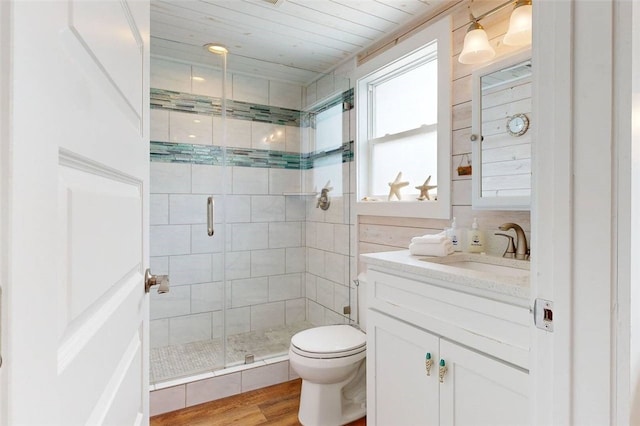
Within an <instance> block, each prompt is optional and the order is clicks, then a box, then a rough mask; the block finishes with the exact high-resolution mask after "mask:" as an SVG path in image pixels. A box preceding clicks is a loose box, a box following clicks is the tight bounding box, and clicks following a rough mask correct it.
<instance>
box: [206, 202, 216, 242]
mask: <svg viewBox="0 0 640 426" xmlns="http://www.w3.org/2000/svg"><path fill="white" fill-rule="evenodd" d="M214 204H215V202H214V201H213V197H209V198H207V235H209V236H210V237H212V236H213V233H214V230H213V205H214Z"/></svg>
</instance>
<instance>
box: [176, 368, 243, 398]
mask: <svg viewBox="0 0 640 426" xmlns="http://www.w3.org/2000/svg"><path fill="white" fill-rule="evenodd" d="M186 386H187V397H186V398H187V407H191V406H193V405H198V404H202V403H204V402H209V401H215V400H217V399H220V398H225V397H227V396H232V395H237V394H239V393H240V392H241V390H242V373H239V372H238V373H232V374H225V375H224V376H216V377H212V378H210V379H205V380H199V381H197V382H191V383H187V385H186Z"/></svg>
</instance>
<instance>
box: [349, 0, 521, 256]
mask: <svg viewBox="0 0 640 426" xmlns="http://www.w3.org/2000/svg"><path fill="white" fill-rule="evenodd" d="M500 4H501V2H500V1H498V0H490V1H483V2H474V3H472V6H473V12H474V14H475V15H476V16H478V15H480V14H482V13H484V12H486V11H488V10H490V9H492V8H494V7H496V6H498V5H500ZM468 6H469V3H468V2H461V3H460V4H459V5H458V6H456V7H454V8H452V9H450V11H449V12H448V13H449V14H450V15H451V18H452V31H453V47H452V49H453V51H452V58H451V62H452V64H453V73H452V74H453V75H452V83H451V84H452V135H451V136H452V158H451V168H452V172H451V175H452V182H451V187H452V216H454V217H456V218H457V223H458V226H459V227H469V226H470V225H471V223H472V221H473V218H474V217H477V218H478V221H479V223H480V225H481V228H484V229H486V230H487V237H488V238H487V240H488V241H487V242H488V250H487V251H488V252H489V253H491V254H497V255H500V254H502V252H503V251H504V248H505V241H504V238H500V237H495V236H494V235H493V232H490V231H491V230H496V228H497V227H498V226H499V225H500V224H502V223H505V222H516V223H518V224H520V225H521V226H522V227H523V229H524V230H525V232H526V233H527V235H528V236H529V235H530V230H531V221H530V213H529V212H528V211H522V212H518V211H487V210H484V211H480V210H472V208H471V176H458V173H457V167H458V166H459V165H460V163H461V162H462V163H463V164H465V165H466V161H467V158H469V159H470V158H471V142H470V140H469V136H470V134H471V86H472V84H471V73H472V72H473V71H474V69H476V68H478V67H481V66H482V64H480V65H475V66H472V65H463V64H461V63H459V62H458V55H459V54H460V51H461V50H462V44H463V41H464V36H465V34H466V31H467V27H468V26H469V9H468ZM512 10H513V9H512V8H511V7H506V8H504V9H502V10H501V11H500V12H498V13H496V14H494V15H491V16H489V17H487V18H485V19H483V20H482V25H483V26H484V27H485V29H486V31H487V34H488V36H489V39H490V42H491V44H492V45H493V46H494V48H495V49H496V59H498V58H500V57H502V56H505V55H508V54H510V53H512V52H514V51H515V50H516V48H513V47H508V46H505V45H503V44H502V37H503V36H504V34H505V33H506V31H507V28H508V24H509V21H508V19H509V16H510V13H511V11H512ZM443 16H444V15H439V16H437V17H436V18H435V20H439V19H441V18H442V17H443ZM427 25H429V21H425V23H424V24H423V25H420V26H417V27H416V28H415V29H414V30H413V31H410V32H408V33H406V34H403V35H402V36H401V38H404V37H409V36H410V35H411V34H412V33H413V32H416V31H419V30H420V29H422V28H424V26H427ZM395 38H398V37H397V36H396V37H395ZM395 38H394V37H391V38H390V39H389V40H386V41H384V40H383V41H382V42H381V43H379V44H378V45H374V46H372V47H371V48H370V49H369V50H368V51H369V52H374V53H372V54H371V55H370V56H366V52H365V53H364V54H363V55H361V56H360V57H359V61H360V62H361V63H362V62H364V61H366V60H368V59H370V58H371V57H373V56H374V54H375V55H377V54H379V53H380V52H382V51H384V50H385V49H386V48H388V47H390V46H392V45H393V44H394V43H395V42H396V41H393V40H395ZM358 223H359V226H358V235H357V241H358V252H359V253H371V252H378V251H388V250H400V249H405V248H407V247H408V245H409V241H410V240H411V238H412V237H414V236H416V235H423V234H425V233H428V232H435V231H438V230H442V229H444V228H446V227H447V226H449V223H450V222H449V221H446V220H433V219H426V218H425V219H422V218H399V217H375V216H359V217H358Z"/></svg>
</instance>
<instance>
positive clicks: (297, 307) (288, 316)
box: [285, 298, 307, 324]
mask: <svg viewBox="0 0 640 426" xmlns="http://www.w3.org/2000/svg"><path fill="white" fill-rule="evenodd" d="M306 306H307V302H306V300H305V299H304V298H300V299H293V300H287V301H285V322H286V323H287V324H296V323H299V322H302V321H304V320H306V319H307V315H306Z"/></svg>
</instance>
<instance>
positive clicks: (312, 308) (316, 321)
mask: <svg viewBox="0 0 640 426" xmlns="http://www.w3.org/2000/svg"><path fill="white" fill-rule="evenodd" d="M307 310H308V312H307V320H309V322H310V323H311V324H313V325H316V326H317V325H325V323H324V311H325V309H324V308H323V307H322V305H319V304H317V303H316V302H314V301H312V300H308V301H307Z"/></svg>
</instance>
